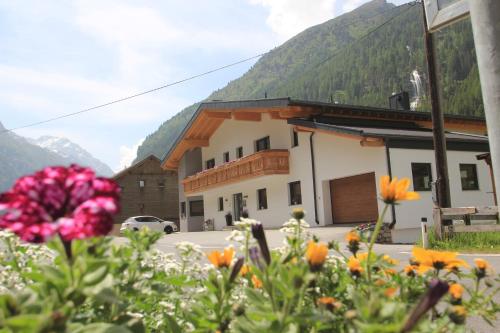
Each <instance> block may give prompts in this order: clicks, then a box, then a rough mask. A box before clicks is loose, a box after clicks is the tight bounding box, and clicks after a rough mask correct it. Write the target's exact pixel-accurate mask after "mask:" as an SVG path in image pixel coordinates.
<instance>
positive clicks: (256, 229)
mask: <svg viewBox="0 0 500 333" xmlns="http://www.w3.org/2000/svg"><path fill="white" fill-rule="evenodd" d="M252 235H253V237H254V238H255V239H256V240H257V243H258V244H259V248H260V251H261V253H262V257H263V258H264V260H265V261H266V263H267V264H268V265H269V264H270V263H271V253H270V252H269V247H268V246H267V240H266V234H265V232H264V227H263V226H262V224H261V223H257V224H252Z"/></svg>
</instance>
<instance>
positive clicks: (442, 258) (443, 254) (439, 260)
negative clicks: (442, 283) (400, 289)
mask: <svg viewBox="0 0 500 333" xmlns="http://www.w3.org/2000/svg"><path fill="white" fill-rule="evenodd" d="M412 253H413V257H414V259H415V261H417V262H418V271H419V272H420V273H425V272H427V271H428V270H429V269H432V268H434V269H437V270H440V269H444V268H446V269H449V270H455V269H457V268H458V267H469V265H468V264H467V263H466V262H465V261H463V260H462V259H458V258H457V255H458V252H448V251H434V250H426V249H422V248H420V247H414V248H413V251H412Z"/></svg>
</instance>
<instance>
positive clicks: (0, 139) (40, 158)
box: [0, 123, 67, 192]
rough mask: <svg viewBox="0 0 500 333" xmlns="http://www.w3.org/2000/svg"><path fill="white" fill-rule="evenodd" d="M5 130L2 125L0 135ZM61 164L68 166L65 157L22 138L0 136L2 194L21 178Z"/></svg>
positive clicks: (0, 190)
mask: <svg viewBox="0 0 500 333" xmlns="http://www.w3.org/2000/svg"><path fill="white" fill-rule="evenodd" d="M4 130H5V128H4V127H3V125H2V124H1V123H0V133H1V132H2V131H4ZM61 164H67V161H66V160H65V159H64V158H63V157H61V156H59V155H57V154H55V153H53V152H51V151H48V150H46V149H44V148H41V147H38V146H36V145H34V144H31V143H30V142H28V140H27V139H25V138H23V137H21V136H18V135H16V134H14V133H1V134H0V166H1V167H0V192H3V191H5V190H7V189H8V188H9V187H10V186H11V185H12V184H13V183H14V180H15V179H17V178H18V177H20V176H23V175H25V174H28V173H31V172H33V171H35V170H38V169H41V168H43V167H45V166H47V165H61Z"/></svg>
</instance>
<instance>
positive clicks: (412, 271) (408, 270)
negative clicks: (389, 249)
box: [404, 265, 418, 276]
mask: <svg viewBox="0 0 500 333" xmlns="http://www.w3.org/2000/svg"><path fill="white" fill-rule="evenodd" d="M417 269H418V266H415V265H406V266H405V268H404V272H405V273H406V275H408V276H415V270H417Z"/></svg>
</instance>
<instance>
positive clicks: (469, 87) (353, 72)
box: [137, 0, 482, 160]
mask: <svg viewBox="0 0 500 333" xmlns="http://www.w3.org/2000/svg"><path fill="white" fill-rule="evenodd" d="M391 18H392V20H391ZM388 20H390V21H389V22H388V23H387V24H384V25H383V26H382V27H381V28H380V29H377V30H376V31H375V32H373V33H370V35H369V37H368V38H362V39H360V40H359V41H357V42H354V41H355V40H357V39H358V38H361V37H362V36H364V35H365V34H367V33H368V32H370V31H372V30H373V29H374V28H375V27H378V26H380V25H381V24H382V23H383V22H386V21H388ZM422 24H423V23H422V9H421V6H420V5H417V6H414V7H411V8H409V6H400V7H396V6H395V5H393V4H391V3H387V2H386V1H385V0H373V1H371V2H369V3H367V4H365V5H363V6H361V7H359V8H357V9H356V10H354V11H352V12H349V13H346V14H344V15H341V16H339V17H337V18H335V19H332V20H330V21H327V22H325V23H323V24H320V25H317V26H314V27H311V28H309V29H307V30H305V31H303V32H302V33H300V34H298V35H297V36H295V37H293V38H292V39H290V40H288V41H287V42H285V43H284V44H283V45H281V46H280V47H277V48H276V49H274V50H272V51H270V52H269V53H267V54H266V55H264V56H263V57H262V58H261V59H260V60H259V61H258V62H257V63H256V64H255V65H254V66H253V67H252V68H251V69H250V70H249V71H248V72H247V73H245V74H244V75H243V76H241V77H240V78H238V79H236V80H234V81H232V82H230V83H229V84H228V85H227V86H226V87H224V88H223V89H220V90H217V91H215V92H214V93H212V94H211V95H210V96H209V97H208V98H207V100H212V99H221V100H238V99H254V98H264V96H265V95H266V94H267V97H268V98H272V97H286V96H289V97H292V98H297V99H304V100H313V101H337V102H341V103H347V104H355V105H368V106H379V107H387V104H388V102H387V101H388V97H389V96H390V95H391V94H392V93H393V92H396V91H400V90H401V89H404V90H407V91H409V92H410V94H411V96H412V101H413V104H414V105H415V107H416V109H418V110H428V109H429V105H428V100H427V98H426V94H425V91H426V89H425V88H424V87H426V86H427V81H426V77H425V74H424V73H426V71H427V70H426V66H425V58H424V50H423V47H424V45H423V37H422V34H423V26H422ZM436 40H437V45H438V57H439V58H438V62H439V66H438V67H439V70H440V72H439V76H440V79H441V80H442V81H441V82H442V86H441V89H442V91H443V96H446V98H445V99H444V100H443V101H442V103H443V109H444V111H445V112H446V113H451V114H465V115H476V116H480V115H482V100H481V92H480V87H479V78H478V72H477V66H476V65H475V54H474V49H473V47H472V45H473V39H472V31H471V29H470V25H468V23H467V22H463V23H460V24H457V25H454V26H453V27H452V28H448V29H446V30H444V31H442V32H440V33H439V34H438V36H437V38H436ZM458 50H460V52H459V51H458ZM197 105H198V104H195V105H192V106H189V107H187V108H186V109H184V110H182V111H181V112H179V113H178V114H177V115H175V116H174V117H172V118H171V119H169V120H168V121H166V122H164V123H163V124H162V125H161V126H160V127H159V128H158V130H157V131H156V132H154V133H152V134H151V135H149V136H148V137H147V138H146V140H145V141H144V143H143V144H142V145H141V146H140V147H139V149H138V154H137V155H138V156H137V160H140V159H142V158H144V157H145V156H147V155H148V154H151V153H153V154H155V155H157V156H158V157H160V158H161V157H162V156H163V154H164V153H165V152H166V151H167V150H168V149H169V144H171V143H172V142H174V140H175V138H176V137H177V136H178V135H179V133H180V132H181V131H182V129H183V127H184V126H185V124H186V123H187V121H188V120H189V119H190V117H191V116H192V114H193V112H194V110H196V107H197Z"/></svg>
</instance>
